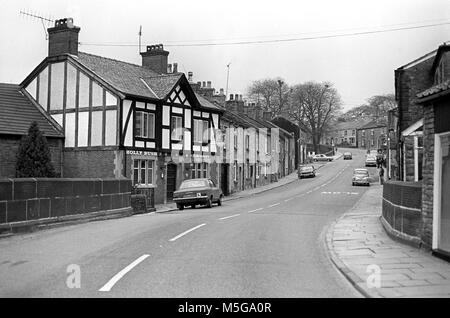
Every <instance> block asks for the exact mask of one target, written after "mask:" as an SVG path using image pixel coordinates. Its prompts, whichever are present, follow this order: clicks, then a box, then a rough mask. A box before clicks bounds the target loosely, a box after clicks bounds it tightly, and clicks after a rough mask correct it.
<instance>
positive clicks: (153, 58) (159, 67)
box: [141, 44, 176, 74]
mask: <svg viewBox="0 0 450 318" xmlns="http://www.w3.org/2000/svg"><path fill="white" fill-rule="evenodd" d="M141 56H142V66H143V67H145V68H149V69H151V70H153V71H155V72H157V73H160V74H167V61H168V56H169V52H168V51H165V50H164V46H163V45H162V44H156V45H148V46H147V51H145V52H141ZM175 68H176V67H175V64H174V69H175ZM174 71H175V70H174Z"/></svg>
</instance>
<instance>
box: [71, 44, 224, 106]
mask: <svg viewBox="0 0 450 318" xmlns="http://www.w3.org/2000/svg"><path fill="white" fill-rule="evenodd" d="M70 57H71V58H73V59H74V60H75V61H77V62H78V63H80V64H81V65H82V66H84V67H85V68H87V69H88V70H90V71H92V72H93V73H95V75H97V76H98V77H100V78H101V79H102V80H103V81H105V82H106V83H108V84H109V85H111V86H112V87H113V88H115V89H116V90H118V91H119V92H122V93H123V94H126V95H135V96H141V97H145V98H152V99H165V98H166V97H167V95H168V94H169V93H170V92H171V91H172V89H173V88H174V86H175V85H176V84H177V82H178V81H179V80H180V78H181V77H182V76H183V73H173V74H159V73H157V72H155V71H153V70H151V69H148V68H145V67H142V66H141V65H137V64H132V63H128V62H124V61H119V60H115V59H111V58H107V57H103V56H98V55H94V54H89V53H84V52H78V56H76V55H70ZM196 97H197V99H198V101H199V102H200V105H201V106H202V107H205V108H209V109H213V110H220V108H218V107H217V106H216V105H214V104H213V103H211V102H209V101H208V100H206V99H205V98H203V97H201V96H200V95H198V94H196Z"/></svg>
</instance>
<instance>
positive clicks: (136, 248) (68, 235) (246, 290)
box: [0, 150, 376, 298]
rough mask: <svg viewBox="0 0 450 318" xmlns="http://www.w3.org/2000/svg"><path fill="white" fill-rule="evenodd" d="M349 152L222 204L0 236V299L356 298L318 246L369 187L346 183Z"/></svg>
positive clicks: (357, 162)
mask: <svg viewBox="0 0 450 318" xmlns="http://www.w3.org/2000/svg"><path fill="white" fill-rule="evenodd" d="M352 152H353V154H354V156H353V160H345V161H344V160H343V159H342V158H341V159H338V160H336V161H334V162H331V163H327V164H325V165H324V166H323V167H322V168H321V169H320V170H319V171H318V172H319V173H318V175H317V176H316V178H312V179H302V180H296V181H294V182H292V183H290V184H288V185H285V186H281V187H278V188H276V189H273V190H270V191H267V192H264V193H261V194H258V195H254V196H252V197H249V198H243V199H237V200H232V201H227V202H224V204H223V206H222V207H217V206H214V207H213V208H212V209H206V208H196V209H185V210H183V211H174V212H168V213H159V214H158V213H156V214H155V213H153V214H145V215H135V216H132V217H128V218H122V219H115V220H107V221H99V222H91V223H85V224H80V225H74V226H66V227H60V228H56V229H51V230H44V231H40V232H35V233H30V234H22V235H17V236H13V237H8V238H3V239H1V240H0V297H237V298H240V297H270V298H275V297H358V296H359V294H358V293H357V292H356V291H355V290H354V289H353V288H352V287H351V286H350V285H349V284H348V283H347V281H346V280H345V279H344V278H343V277H342V276H341V275H340V274H339V273H338V272H337V270H336V269H335V268H334V267H333V265H332V263H331V262H330V260H329V259H328V257H327V255H326V250H325V244H324V232H325V230H326V228H327V226H329V225H330V224H331V223H332V222H333V221H334V220H335V219H336V218H338V217H339V216H340V215H341V214H343V213H344V212H345V211H347V210H349V209H350V208H351V207H352V206H353V205H354V204H355V203H356V202H357V200H358V199H359V198H360V197H361V195H362V194H363V193H364V192H365V191H366V190H367V188H366V187H352V185H351V175H352V171H353V168H356V167H363V166H364V152H363V151H358V150H352ZM371 173H372V174H375V173H376V169H375V168H371ZM69 287H71V288H69ZM77 287H79V288H77Z"/></svg>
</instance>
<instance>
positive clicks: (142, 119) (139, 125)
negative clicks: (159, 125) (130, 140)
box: [136, 112, 155, 138]
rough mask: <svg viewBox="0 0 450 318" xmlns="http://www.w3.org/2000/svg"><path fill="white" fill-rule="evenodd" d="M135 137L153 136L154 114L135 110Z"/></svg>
mask: <svg viewBox="0 0 450 318" xmlns="http://www.w3.org/2000/svg"><path fill="white" fill-rule="evenodd" d="M136 137H143V138H155V114H153V113H147V112H136Z"/></svg>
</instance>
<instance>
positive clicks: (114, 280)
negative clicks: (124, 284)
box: [98, 254, 150, 292]
mask: <svg viewBox="0 0 450 318" xmlns="http://www.w3.org/2000/svg"><path fill="white" fill-rule="evenodd" d="M149 256H150V255H148V254H144V255H142V256H141V257H139V258H138V259H136V260H135V261H134V262H132V263H131V264H130V265H128V266H127V267H125V268H124V269H122V270H121V271H120V272H118V273H117V274H116V275H114V277H113V278H111V279H110V280H109V281H108V282H107V283H106V284H105V285H104V286H103V287H102V288H100V289H99V290H98V291H101V292H108V291H110V290H111V288H113V286H114V285H115V284H116V283H117V282H118V281H119V280H120V279H121V278H122V277H123V276H125V274H126V273H128V272H129V271H131V270H132V269H133V268H134V267H136V266H137V265H138V264H139V263H141V262H142V261H143V260H145V259H146V258H147V257H149Z"/></svg>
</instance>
